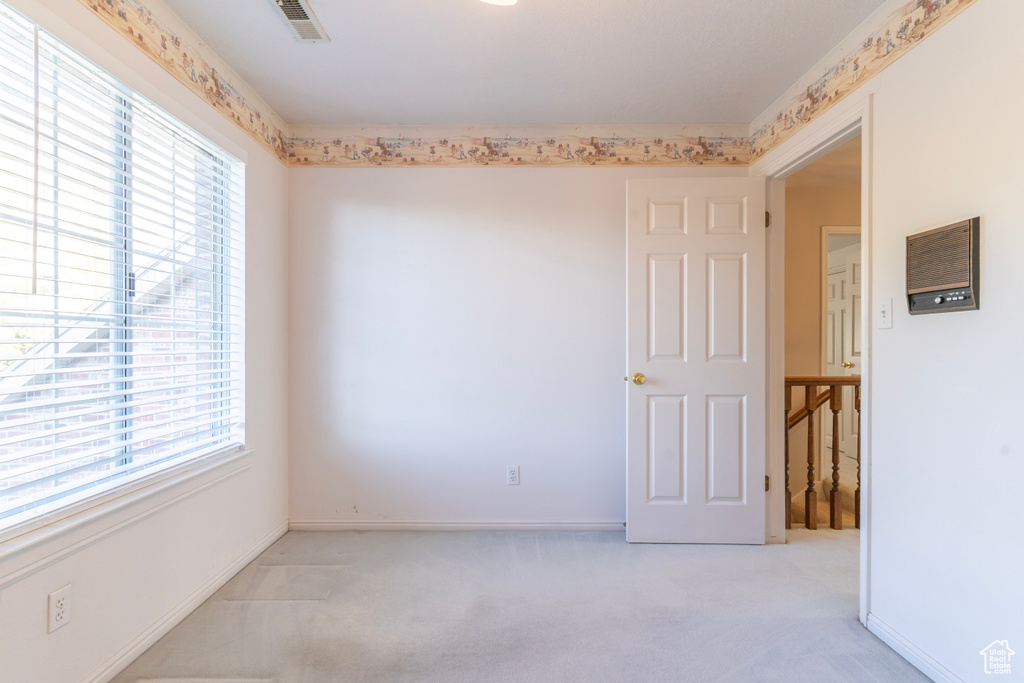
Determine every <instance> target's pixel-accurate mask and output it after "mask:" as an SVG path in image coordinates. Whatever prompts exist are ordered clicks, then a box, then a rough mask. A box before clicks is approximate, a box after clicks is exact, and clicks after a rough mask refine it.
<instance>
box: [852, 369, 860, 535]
mask: <svg viewBox="0 0 1024 683" xmlns="http://www.w3.org/2000/svg"><path fill="white" fill-rule="evenodd" d="M853 406H854V408H856V410H857V491H856V492H855V493H854V494H853V518H854V523H853V524H854V526H855V527H857V528H858V529H859V528H860V385H859V384H858V385H857V386H855V387H854V388H853Z"/></svg>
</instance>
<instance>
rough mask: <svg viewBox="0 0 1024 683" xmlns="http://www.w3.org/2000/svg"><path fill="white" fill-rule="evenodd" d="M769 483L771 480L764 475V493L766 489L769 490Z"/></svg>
mask: <svg viewBox="0 0 1024 683" xmlns="http://www.w3.org/2000/svg"><path fill="white" fill-rule="evenodd" d="M771 482H772V480H771V479H769V478H768V475H767V474H766V475H764V490H765V491H767V490H768V489H770V488H771Z"/></svg>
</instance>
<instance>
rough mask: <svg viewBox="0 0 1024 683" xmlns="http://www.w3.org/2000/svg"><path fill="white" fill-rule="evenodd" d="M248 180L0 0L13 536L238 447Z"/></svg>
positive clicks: (1, 379) (1, 262)
mask: <svg viewBox="0 0 1024 683" xmlns="http://www.w3.org/2000/svg"><path fill="white" fill-rule="evenodd" d="M243 173H244V167H243V165H242V164H241V163H240V162H238V161H237V160H235V159H232V158H231V157H230V156H229V155H227V154H226V153H224V152H223V151H222V150H220V149H218V148H217V147H216V146H214V145H213V144H211V143H210V142H209V141H207V140H204V139H203V138H201V137H200V136H198V135H197V134H196V133H195V132H193V131H191V130H189V129H188V128H186V127H185V126H184V125H182V124H181V123H179V122H177V121H176V120H174V119H172V118H171V117H170V116H168V115H167V114H165V113H164V112H162V111H161V110H160V109H158V108H157V107H156V106H155V105H153V104H152V103H150V102H148V101H147V100H145V99H144V98H142V97H140V96H139V95H137V94H135V93H134V92H132V91H131V90H130V89H129V88H127V87H126V86H124V85H123V84H121V83H119V82H117V81H116V80H114V79H113V78H112V77H111V76H109V75H107V74H106V73H104V72H103V71H102V70H100V69H99V68H98V67H96V66H95V65H93V64H92V63H90V62H89V61H87V60H86V59H84V58H83V57H82V56H81V55H79V54H77V53H76V52H74V51H73V50H71V49H70V48H69V47H67V46H66V45H64V44H62V43H61V42H60V41H58V40H57V39H56V38H54V37H53V36H52V35H49V34H48V33H46V32H45V31H43V30H41V29H40V28H38V27H37V26H35V25H34V24H33V23H31V22H29V21H28V20H26V19H25V18H24V17H21V16H20V15H18V14H17V13H15V12H13V11H12V10H11V9H10V8H9V7H7V5H5V4H3V3H0V529H4V528H9V527H13V526H16V525H19V524H21V523H23V522H26V521H28V520H31V519H33V518H35V517H38V516H40V515H42V514H48V513H51V512H52V511H53V510H55V509H57V508H60V507H63V506H67V505H70V504H73V503H77V502H79V501H82V500H83V499H88V498H92V497H95V496H97V495H100V494H102V493H104V492H105V491H108V490H109V489H111V488H114V487H118V486H121V485H123V484H125V483H128V482H131V481H133V480H135V479H138V478H140V477H143V476H146V475H148V474H151V473H153V472H156V471H160V470H163V469H166V468H168V467H171V466H174V465H176V464H179V463H182V462H184V461H187V460H190V459H194V458H197V457H199V456H202V455H207V454H210V453H213V452H217V451H222V450H223V449H226V448H229V447H232V446H234V447H238V446H240V445H241V444H242V443H243V436H244V435H243V427H244V403H243V400H244V379H243V375H244V348H243V341H244V337H243V332H244V319H243V309H244V306H243V304H244V301H243V289H244V281H243V261H244V254H243V240H242V230H243V218H242V211H243V197H242V193H243V187H244V183H243Z"/></svg>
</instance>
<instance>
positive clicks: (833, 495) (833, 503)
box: [828, 384, 843, 529]
mask: <svg viewBox="0 0 1024 683" xmlns="http://www.w3.org/2000/svg"><path fill="white" fill-rule="evenodd" d="M829 390H830V391H831V392H832V395H831V396H830V397H829V408H830V409H831V410H832V490H831V491H829V507H828V524H829V526H830V527H832V528H833V529H842V528H843V494H842V493H840V491H839V411H840V410H842V409H843V387H842V386H837V385H835V384H833V385H832V386H831V387H829Z"/></svg>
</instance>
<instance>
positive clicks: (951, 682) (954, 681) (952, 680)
mask: <svg viewBox="0 0 1024 683" xmlns="http://www.w3.org/2000/svg"><path fill="white" fill-rule="evenodd" d="M867 625H868V630H869V631H871V632H872V633H874V634H875V635H876V636H878V639H879V640H881V641H882V642H883V643H885V644H886V645H888V646H889V647H891V648H892V649H893V650H895V651H896V653H897V654H898V655H900V656H901V657H903V659H905V660H907V661H908V662H910V663H911V664H913V665H914V666H916V667H917V668H918V669H919V670H920V671H921V673H923V674H924V675H925V676H927V677H928V678H930V679H932V680H933V681H937V682H938V683H963V679H962V678H960V677H959V676H957V675H956V674H954V673H953V672H952V671H950V670H949V669H947V668H946V667H945V666H943V665H942V664H941V663H940V662H939V661H938V660H936V659H935V658H934V657H932V656H931V655H929V654H928V653H927V652H925V651H924V650H922V649H921V648H919V647H918V646H917V645H914V643H912V642H910V640H909V639H908V638H907V637H906V636H904V635H903V634H902V633H900V632H899V631H897V630H896V629H894V628H893V627H892V626H890V625H889V624H887V623H885V622H884V621H882V620H881V619H879V618H878V617H876V616H875V615H874V614H868V624H867ZM979 669H980V664H979Z"/></svg>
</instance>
